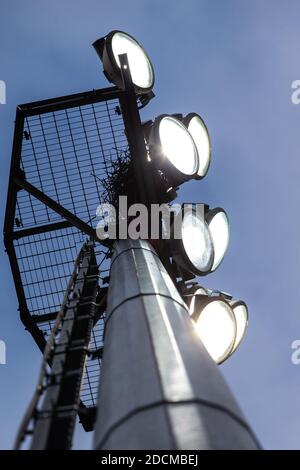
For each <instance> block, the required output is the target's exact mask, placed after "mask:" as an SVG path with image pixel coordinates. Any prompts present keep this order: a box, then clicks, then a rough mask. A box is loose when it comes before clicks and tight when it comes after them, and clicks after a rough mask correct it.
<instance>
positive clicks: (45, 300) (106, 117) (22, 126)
mask: <svg viewBox="0 0 300 470" xmlns="http://www.w3.org/2000/svg"><path fill="white" fill-rule="evenodd" d="M125 108H126V112H124V109H125ZM132 115H134V116H135V122H134V123H132V122H131V121H130V119H131V116H132ZM134 126H135V127H134ZM139 126H141V124H140V119H139V114H138V110H137V104H136V97H135V95H134V94H133V93H132V91H129V92H127V91H121V90H119V89H117V88H115V87H112V88H106V89H102V90H92V91H90V92H85V93H79V94H75V95H70V96H65V97H60V98H55V99H50V100H45V101H40V102H35V103H30V104H25V105H20V106H18V107H17V113H16V121H15V133H14V143H13V152H12V162H11V171H10V179H9V189H8V197H7V207H6V216H5V225H4V242H5V247H6V251H7V254H8V256H9V261H10V265H11V269H12V274H13V278H14V282H15V287H16V292H17V296H18V302H19V311H20V317H21V320H22V322H23V324H24V325H25V328H26V329H27V330H28V331H29V332H30V333H31V335H32V336H33V338H34V340H35V342H36V344H37V345H38V347H39V348H40V350H41V351H42V352H43V351H44V348H45V345H46V342H47V338H48V337H49V335H50V333H51V329H52V327H53V325H54V322H55V319H56V317H57V314H58V312H59V311H60V307H61V304H62V299H63V296H64V292H65V289H66V287H67V282H68V279H69V277H70V274H71V272H72V270H73V266H74V260H75V259H76V257H77V255H78V252H79V251H80V248H81V246H82V244H83V243H84V242H85V240H86V239H87V238H89V239H95V238H96V234H95V228H96V225H97V222H98V221H97V216H96V209H97V206H98V205H99V203H101V202H104V199H105V191H104V187H103V184H102V181H103V179H104V178H105V177H106V175H107V172H109V169H110V168H111V166H112V164H113V162H114V161H115V160H116V159H117V158H118V157H119V156H120V155H122V154H123V153H124V152H130V154H131V156H132V158H133V159H134V160H135V161H137V160H138V155H139V156H140V151H141V145H142V144H141V135H142V134H141V128H139ZM137 136H139V137H138V139H139V144H138V145H137V141H136V139H137ZM142 150H143V152H144V155H145V154H146V149H145V147H144V148H143V149H142ZM86 236H87V237H86ZM95 256H96V260H97V265H98V266H99V269H100V281H99V287H100V289H102V291H103V292H105V290H106V289H107V282H108V274H109V266H110V249H109V248H108V247H107V246H105V245H100V244H98V243H97V244H96V247H95ZM103 304H105V302H103ZM103 329H104V322H103V318H99V319H98V321H97V322H96V324H95V325H94V328H93V330H92V333H91V341H90V346H89V357H88V360H87V362H86V366H85V374H84V379H83V383H82V387H81V407H80V409H79V416H80V419H81V422H82V424H83V426H84V428H85V429H86V430H91V428H92V416H93V409H94V407H95V406H96V400H97V390H98V382H99V375H100V369H101V354H100V353H99V351H100V352H101V348H102V347H103Z"/></svg>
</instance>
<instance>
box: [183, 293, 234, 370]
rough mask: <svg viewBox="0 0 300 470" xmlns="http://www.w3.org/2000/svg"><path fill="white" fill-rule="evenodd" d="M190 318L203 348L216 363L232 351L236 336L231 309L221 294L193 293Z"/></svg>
mask: <svg viewBox="0 0 300 470" xmlns="http://www.w3.org/2000/svg"><path fill="white" fill-rule="evenodd" d="M191 316H192V319H193V320H194V322H195V328H196V331H197V333H198V334H199V336H200V339H201V341H202V343H203V344H204V346H205V348H206V349H207V351H208V352H209V354H210V355H211V357H212V358H213V360H214V361H215V362H216V363H217V364H221V363H222V362H224V361H225V360H226V359H227V358H228V357H229V356H230V354H231V353H232V351H233V348H234V344H235V340H236V337H237V325H236V320H235V316H234V313H233V310H232V308H231V306H230V305H229V303H228V302H227V301H226V300H225V299H224V298H223V297H222V296H213V297H210V296H207V295H206V296H205V295H195V300H194V308H193V313H192V315H191Z"/></svg>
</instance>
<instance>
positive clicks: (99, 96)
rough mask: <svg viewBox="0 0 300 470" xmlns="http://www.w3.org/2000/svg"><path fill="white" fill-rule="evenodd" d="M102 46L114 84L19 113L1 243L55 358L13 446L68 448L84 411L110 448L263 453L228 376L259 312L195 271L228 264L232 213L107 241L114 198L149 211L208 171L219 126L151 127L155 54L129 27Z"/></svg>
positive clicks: (190, 209)
mask: <svg viewBox="0 0 300 470" xmlns="http://www.w3.org/2000/svg"><path fill="white" fill-rule="evenodd" d="M94 47H95V49H96V51H97V53H98V55H99V57H100V58H101V60H102V62H103V67H104V73H105V75H106V77H107V78H108V80H109V81H111V82H112V83H113V84H114V85H115V86H113V87H109V88H104V89H101V90H92V91H89V92H84V93H78V94H74V95H69V96H64V97H59V98H53V99H49V100H44V101H39V102H34V103H29V104H25V105H19V106H18V107H17V114H16V123H15V133H14V143H13V152H12V161H11V171H10V177H9V188H8V197H7V206H6V216H5V224H4V241H5V247H6V251H7V254H8V257H9V261H10V265H11V270H12V274H13V278H14V283H15V287H16V293H17V297H18V302H19V312H20V318H21V321H22V322H23V324H24V326H25V328H26V330H27V331H28V332H29V333H30V334H31V336H32V337H33V339H34V341H35V343H36V345H37V346H38V348H39V349H40V350H41V352H42V353H43V361H42V367H41V372H40V376H39V379H38V384H37V387H36V389H35V392H34V395H33V398H32V400H31V402H30V404H29V406H28V409H27V411H26V413H25V415H24V418H23V421H22V423H21V426H20V429H19V432H18V434H17V438H16V445H15V447H16V448H20V446H21V445H22V443H23V441H24V440H25V439H26V437H27V436H32V443H31V448H32V449H34V450H36V449H70V448H71V446H72V438H73V433H74V426H75V422H76V417H77V416H79V418H80V422H81V423H82V425H83V427H84V429H85V430H87V431H91V430H93V428H94V427H95V443H94V447H95V449H98V450H100V449H145V450H146V449H170V450H172V449H175V450H181V449H256V448H258V447H259V444H258V443H257V440H256V438H255V435H254V434H253V432H252V430H251V429H250V427H249V425H248V424H247V422H246V420H245V418H244V416H243V415H242V413H241V411H240V409H239V407H238V405H237V404H236V401H235V399H234V398H233V396H232V394H231V392H230V390H229V389H228V387H227V385H226V384H225V382H224V380H223V378H222V376H221V374H220V372H219V370H218V367H217V364H220V363H221V362H223V361H225V360H226V359H228V358H229V357H230V356H231V355H232V354H233V352H234V351H235V350H236V349H237V348H238V346H239V344H240V342H241V340H242V339H243V336H244V334H245V331H246V327H247V323H248V311H247V307H246V304H245V303H244V302H243V301H240V300H234V299H232V297H231V296H230V295H228V294H225V293H223V292H220V291H216V290H211V289H208V288H204V287H203V286H200V285H199V284H198V282H197V279H196V277H195V276H206V275H207V274H209V273H211V272H213V271H214V270H215V269H217V268H218V266H219V265H220V263H221V262H222V260H223V258H224V256H225V253H226V250H227V246H228V241H229V222H228V217H227V214H226V212H225V211H224V210H223V209H222V208H210V207H209V206H208V205H207V204H201V205H200V209H201V210H199V207H198V205H196V206H194V205H191V204H184V205H182V207H180V210H179V212H178V213H177V214H176V215H174V217H173V218H172V220H171V223H170V239H165V238H164V237H163V236H159V237H158V238H157V239H154V238H155V237H152V233H151V236H150V234H149V233H148V237H146V239H143V240H142V239H134V240H133V239H130V238H127V239H121V238H122V237H119V238H118V237H117V240H110V239H109V238H108V239H105V240H103V239H101V238H99V236H98V231H97V228H98V227H95V225H96V224H97V220H95V219H96V216H95V214H98V212H96V209H97V207H98V205H99V203H101V202H104V203H109V204H115V203H116V204H118V202H117V201H118V199H119V196H121V195H123V196H127V198H128V203H129V204H135V203H143V204H144V205H145V206H146V207H147V208H148V209H149V215H150V216H151V210H150V209H151V208H152V204H154V203H162V202H163V203H165V204H166V205H168V204H170V203H171V202H172V201H173V200H174V199H175V197H176V194H177V190H178V188H179V186H180V185H181V184H183V183H185V182H187V181H189V180H191V179H196V180H201V179H202V178H203V177H205V175H206V174H207V172H208V169H209V165H210V159H211V143H210V137H209V134H208V130H207V128H206V125H205V123H204V121H203V119H202V118H201V117H200V116H199V115H198V114H196V113H190V114H188V115H187V116H183V115H181V114H175V115H167V114H163V115H161V116H158V117H157V118H156V119H154V120H153V121H149V122H145V123H142V122H141V118H140V113H139V110H140V109H141V108H143V107H144V106H145V105H147V103H149V101H150V100H151V99H152V98H153V96H154V94H153V92H152V88H153V85H154V69H153V66H152V63H151V61H150V59H149V57H148V55H147V54H146V52H145V51H144V49H143V48H142V47H141V46H140V44H139V43H138V42H137V41H136V40H135V39H134V38H133V37H132V36H130V35H129V34H127V33H124V32H122V31H112V32H111V33H109V34H108V35H107V36H106V37H104V38H101V39H99V40H97V41H96V42H95V43H94ZM117 209H118V210H119V212H120V215H119V219H117V220H115V221H114V223H115V225H117V226H118V225H121V221H122V223H123V218H122V217H123V215H122V213H121V210H120V207H117ZM150 222H151V220H150ZM149 227H150V225H149ZM178 227H179V228H178ZM106 228H107V227H106ZM126 228H127V227H126ZM163 229H164V225H163V223H161V226H160V233H162V231H163ZM108 233H109V231H108ZM178 233H179V237H178V236H177V235H178ZM74 261H75V262H74ZM103 330H104V334H103ZM102 355H103V361H102ZM95 363H96V365H95ZM100 372H101V373H100ZM99 376H101V377H100V378H101V380H100V382H101V387H99V393H98V403H97V401H96V387H97V383H98V381H99ZM96 411H97V417H96V418H95V413H96Z"/></svg>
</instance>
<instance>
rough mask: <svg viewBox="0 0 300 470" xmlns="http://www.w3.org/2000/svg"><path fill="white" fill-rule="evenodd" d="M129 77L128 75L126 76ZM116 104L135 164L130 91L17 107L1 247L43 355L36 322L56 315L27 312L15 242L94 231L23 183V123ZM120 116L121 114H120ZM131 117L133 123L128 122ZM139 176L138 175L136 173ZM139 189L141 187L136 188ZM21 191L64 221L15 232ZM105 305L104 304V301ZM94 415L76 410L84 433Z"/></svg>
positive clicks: (139, 144) (137, 134)
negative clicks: (75, 230)
mask: <svg viewBox="0 0 300 470" xmlns="http://www.w3.org/2000/svg"><path fill="white" fill-rule="evenodd" d="M128 71H129V69H128ZM129 73H130V72H129ZM114 99H115V100H119V103H120V108H121V109H122V113H123V116H122V117H123V122H124V126H125V131H126V137H127V141H128V146H129V150H130V153H131V156H132V158H133V159H134V161H135V162H137V161H139V160H140V158H138V157H139V156H140V152H141V151H142V152H143V153H144V154H146V148H145V144H144V142H143V140H141V135H142V134H141V131H142V128H141V121H140V117H139V113H138V108H137V103H136V97H135V95H134V93H133V92H132V90H129V91H128V90H127V91H122V90H119V89H118V88H116V87H110V88H105V89H99V90H92V91H89V92H84V93H78V94H74V95H68V96H62V97H58V98H54V99H48V100H43V101H38V102H33V103H28V104H23V105H19V106H17V111H16V120H15V132H14V140H13V149H12V159H11V169H10V176H9V186H8V195H7V205H6V213H5V222H4V244H5V249H6V252H7V254H8V257H9V262H10V266H11V270H12V275H13V279H14V283H15V288H16V293H17V297H18V303H19V312H20V318H21V321H22V323H23V324H24V326H25V328H26V330H27V331H29V333H30V334H31V335H32V337H33V339H34V340H35V342H36V344H37V346H38V347H39V349H40V350H41V352H43V351H44V348H45V345H46V339H45V336H44V333H43V332H42V331H41V329H40V328H39V327H38V324H37V322H39V323H40V322H41V321H45V322H49V321H54V320H55V318H56V315H57V312H55V311H54V312H50V313H48V312H47V313H45V314H42V315H36V314H35V313H34V312H31V311H30V309H29V308H28V304H27V299H26V294H25V291H24V286H23V283H22V276H21V272H20V263H19V260H18V257H17V254H16V249H15V246H14V242H15V241H18V240H22V239H24V238H25V237H30V236H34V235H40V234H45V233H51V232H53V233H56V231H61V230H64V229H68V228H70V227H73V226H75V227H77V228H78V229H79V230H80V231H81V232H82V233H83V234H86V235H88V237H90V238H91V239H94V240H95V239H96V234H95V230H94V228H92V227H91V226H90V224H89V223H87V222H85V221H83V220H82V219H80V218H79V217H77V216H76V215H75V214H73V213H72V212H71V211H69V210H67V209H66V208H65V207H64V206H63V205H62V204H60V203H58V202H57V201H55V200H54V199H53V198H51V197H49V196H48V195H47V194H45V193H44V192H43V191H41V190H40V189H39V188H37V187H35V186H34V185H33V184H31V183H30V182H29V181H27V179H26V173H24V171H23V170H22V168H21V152H22V140H23V131H24V123H25V120H26V119H27V118H28V117H32V116H36V115H39V116H40V115H47V113H54V112H56V111H60V110H69V109H71V108H75V107H78V106H85V105H89V104H92V105H93V104H95V103H100V102H105V101H109V100H114ZM120 113H121V111H120ZM132 116H134V119H135V121H134V123H132V121H131V119H132ZM138 173H140V172H138ZM139 186H140V187H142V186H143V184H139ZM21 189H23V190H25V191H26V192H28V193H29V194H30V195H32V196H33V197H34V198H37V199H39V200H40V201H41V202H42V203H43V204H45V205H46V206H47V207H49V208H51V209H52V210H54V211H55V212H56V213H57V214H59V215H60V216H61V217H63V220H60V221H58V222H50V223H46V224H39V225H33V226H31V227H29V228H27V227H26V228H21V229H17V230H16V229H15V228H14V219H15V213H16V204H17V195H18V192H19V191H20V190H21ZM104 304H105V301H104ZM94 356H95V357H98V358H99V357H100V356H101V347H100V348H98V349H97V351H96V352H94ZM94 415H95V407H94V408H86V407H85V406H84V404H83V403H81V405H80V407H79V417H80V421H81V423H82V425H83V427H84V428H85V430H86V431H89V430H92V428H93V419H94Z"/></svg>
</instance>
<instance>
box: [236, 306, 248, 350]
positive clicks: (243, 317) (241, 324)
mask: <svg viewBox="0 0 300 470" xmlns="http://www.w3.org/2000/svg"><path fill="white" fill-rule="evenodd" d="M233 313H234V316H235V321H236V338H235V342H234V346H233V349H232V352H234V351H235V350H236V349H237V347H238V346H239V344H240V343H241V341H242V339H243V337H244V334H245V331H246V328H247V323H248V312H247V307H246V306H245V305H237V306H236V307H234V308H233Z"/></svg>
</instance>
